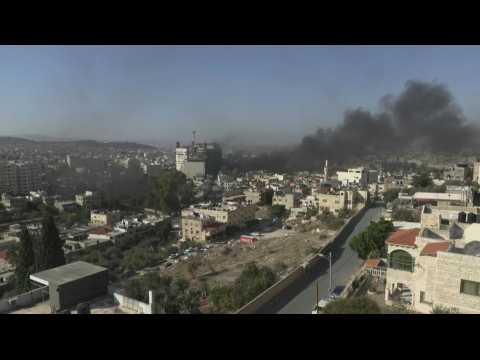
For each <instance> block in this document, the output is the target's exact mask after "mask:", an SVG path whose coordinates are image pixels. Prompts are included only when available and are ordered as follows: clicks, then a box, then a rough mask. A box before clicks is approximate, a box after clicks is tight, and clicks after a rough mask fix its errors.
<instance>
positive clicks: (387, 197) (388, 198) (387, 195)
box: [383, 189, 400, 203]
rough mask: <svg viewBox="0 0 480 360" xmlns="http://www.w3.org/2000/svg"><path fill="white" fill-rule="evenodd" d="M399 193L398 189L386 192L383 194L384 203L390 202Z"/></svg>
mask: <svg viewBox="0 0 480 360" xmlns="http://www.w3.org/2000/svg"><path fill="white" fill-rule="evenodd" d="M399 192H400V189H390V190H387V191H385V192H384V193H383V200H384V201H385V202H386V203H389V202H392V201H393V200H395V199H396V198H398V193H399Z"/></svg>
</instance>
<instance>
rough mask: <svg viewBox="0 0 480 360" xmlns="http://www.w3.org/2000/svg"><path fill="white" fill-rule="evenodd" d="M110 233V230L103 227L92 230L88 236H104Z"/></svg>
mask: <svg viewBox="0 0 480 360" xmlns="http://www.w3.org/2000/svg"><path fill="white" fill-rule="evenodd" d="M111 231H112V228H109V227H107V226H105V227H99V228H96V229H93V230H92V231H90V234H96V235H105V234H108V233H109V232H111Z"/></svg>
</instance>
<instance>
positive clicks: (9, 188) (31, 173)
mask: <svg viewBox="0 0 480 360" xmlns="http://www.w3.org/2000/svg"><path fill="white" fill-rule="evenodd" d="M40 172H41V168H40V165H39V164H37V163H28V162H14V161H2V162H0V193H13V194H28V193H29V192H30V191H34V190H39V189H40V187H41V183H40Z"/></svg>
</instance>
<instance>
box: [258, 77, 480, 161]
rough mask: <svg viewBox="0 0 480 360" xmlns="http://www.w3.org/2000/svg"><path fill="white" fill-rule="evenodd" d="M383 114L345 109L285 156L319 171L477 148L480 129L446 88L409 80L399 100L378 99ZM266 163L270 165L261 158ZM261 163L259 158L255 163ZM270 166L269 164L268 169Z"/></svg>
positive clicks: (285, 158)
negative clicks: (338, 119)
mask: <svg viewBox="0 0 480 360" xmlns="http://www.w3.org/2000/svg"><path fill="white" fill-rule="evenodd" d="M379 105H380V111H379V112H378V113H372V112H370V111H367V110H365V109H362V108H357V109H353V110H347V111H346V112H345V116H344V119H343V122H342V123H341V124H340V125H338V126H337V127H335V128H328V129H324V128H319V129H318V130H317V131H316V132H315V133H314V134H310V135H307V136H305V137H304V138H303V140H302V142H301V144H300V145H299V146H298V147H297V148H296V149H295V150H294V151H293V152H290V153H283V154H280V153H278V152H277V153H275V154H272V155H271V156H272V157H273V158H275V159H276V161H275V163H276V164H278V163H279V157H283V160H284V163H283V165H284V167H285V168H288V169H308V168H313V167H314V168H321V166H322V163H323V162H324V161H325V159H329V160H332V161H333V162H335V163H336V164H342V163H344V162H346V161H350V160H354V159H357V158H362V157H365V156H368V155H385V154H394V153H395V154H399V153H404V152H406V151H409V150H417V151H425V152H435V153H446V152H457V151H462V150H470V149H476V148H477V147H478V145H479V144H478V141H479V140H478V139H479V136H478V135H479V134H480V132H479V129H478V127H477V126H476V125H474V124H472V123H469V122H468V121H467V119H466V118H465V116H464V115H463V112H462V110H461V109H460V107H459V106H458V105H457V103H456V102H455V100H454V98H453V96H452V94H451V93H450V92H449V90H448V89H447V87H446V86H444V85H442V84H438V83H434V82H433V83H431V82H422V81H417V80H410V81H407V82H406V84H405V88H404V90H403V91H402V92H401V93H400V94H399V95H397V96H394V95H387V96H384V97H383V98H382V99H380V102H379ZM262 159H263V160H265V162H266V165H268V163H271V162H270V160H269V157H268V156H263V157H262ZM258 160H259V159H256V163H257V164H256V165H260V164H258V162H259V161H258ZM267 168H268V166H267Z"/></svg>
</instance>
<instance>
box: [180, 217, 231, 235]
mask: <svg viewBox="0 0 480 360" xmlns="http://www.w3.org/2000/svg"><path fill="white" fill-rule="evenodd" d="M181 229H182V239H184V240H192V241H203V242H205V241H214V240H215V239H218V238H219V237H221V236H222V234H223V233H224V232H225V229H226V225H225V224H222V223H219V222H217V221H215V218H214V217H212V216H204V215H201V214H200V215H198V214H195V213H193V212H192V214H191V215H189V216H182V219H181Z"/></svg>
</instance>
